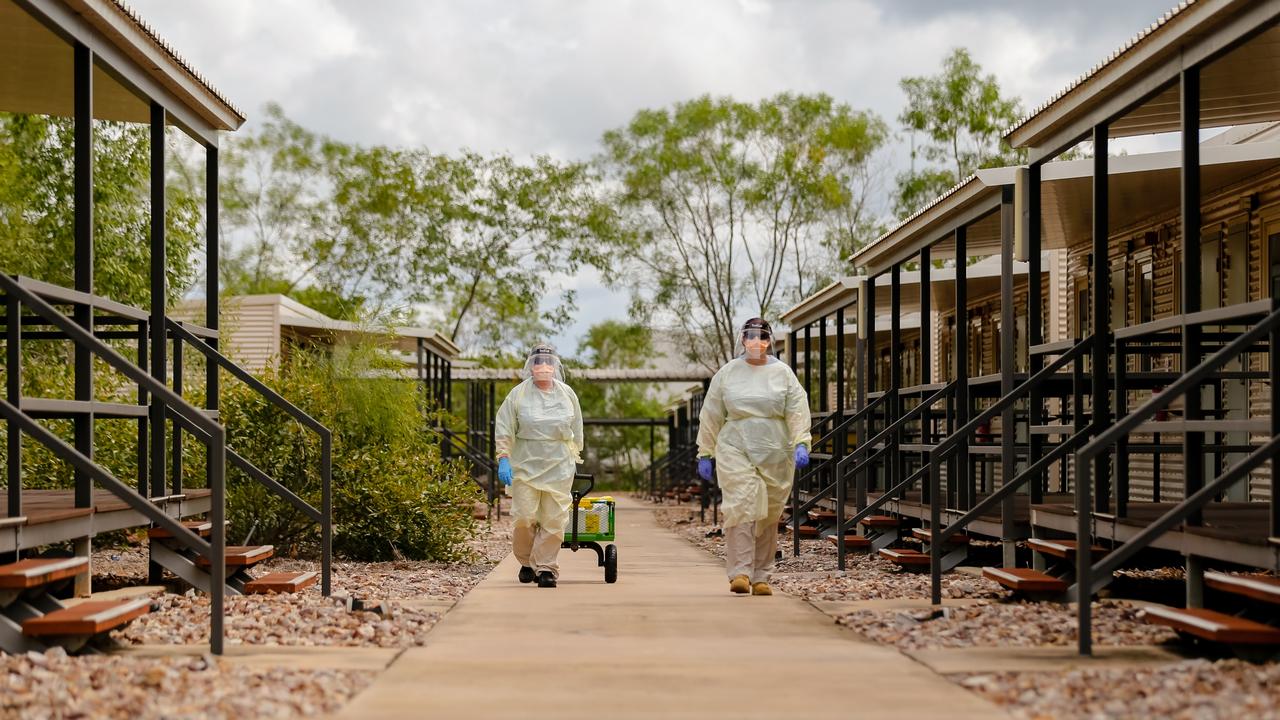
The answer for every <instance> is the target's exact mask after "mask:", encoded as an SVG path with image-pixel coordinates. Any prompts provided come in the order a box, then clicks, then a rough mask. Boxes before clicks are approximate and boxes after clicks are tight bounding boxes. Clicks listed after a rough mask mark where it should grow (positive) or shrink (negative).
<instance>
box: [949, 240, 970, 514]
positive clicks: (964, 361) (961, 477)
mask: <svg viewBox="0 0 1280 720" xmlns="http://www.w3.org/2000/svg"><path fill="white" fill-rule="evenodd" d="M968 232H969V229H968V228H967V227H965V226H964V225H961V226H960V227H958V228H956V231H955V246H956V290H955V295H956V336H955V340H954V342H953V343H952V347H954V348H955V357H954V358H952V361H953V363H954V364H955V379H956V401H955V408H956V409H955V426H956V427H957V428H961V427H964V426H965V425H966V424H968V422H969V280H968V277H969V275H968V268H969V250H968V237H969V235H968ZM954 466H955V473H948V474H947V494H948V495H949V496H951V497H955V498H956V500H957V502H958V506H959V507H960V508H961V509H964V510H968V509H969V508H970V507H971V506H972V504H973V494H974V490H973V487H972V482H971V479H970V477H969V476H970V473H969V438H962V439H961V441H960V446H959V447H958V448H957V449H956V454H955V461H954ZM953 478H954V481H955V487H952V480H953Z"/></svg>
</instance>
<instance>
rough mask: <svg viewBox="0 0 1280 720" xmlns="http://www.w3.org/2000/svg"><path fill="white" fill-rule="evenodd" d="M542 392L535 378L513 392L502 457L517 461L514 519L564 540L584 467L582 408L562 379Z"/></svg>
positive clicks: (507, 403)
mask: <svg viewBox="0 0 1280 720" xmlns="http://www.w3.org/2000/svg"><path fill="white" fill-rule="evenodd" d="M553 382H554V385H553V386H552V388H551V389H550V390H539V389H538V387H537V386H536V385H534V383H533V379H532V378H530V379H527V380H525V381H524V382H522V383H520V384H519V385H517V386H515V387H514V388H512V390H511V392H510V393H508V394H507V397H506V399H505V400H503V401H502V406H501V407H500V408H498V417H497V423H496V427H495V429H494V442H495V445H496V450H497V453H498V455H499V456H501V455H504V454H506V455H509V456H510V458H511V471H512V475H513V478H512V481H511V487H510V488H508V490H507V492H508V494H509V495H510V496H511V517H512V519H513V520H514V521H515V522H516V524H517V525H524V526H534V525H536V526H538V527H540V528H542V529H543V530H545V531H546V532H548V533H551V534H555V535H560V534H563V533H564V530H565V528H566V527H567V526H568V524H569V514H570V507H569V506H570V503H571V502H572V495H571V494H570V490H571V489H572V487H573V474H574V471H575V470H576V469H577V468H576V466H577V464H578V463H580V462H582V448H583V433H582V408H581V406H580V405H579V404H578V395H577V393H575V392H574V391H573V388H571V387H569V386H568V385H566V384H565V383H563V382H560V381H559V380H555V381H553Z"/></svg>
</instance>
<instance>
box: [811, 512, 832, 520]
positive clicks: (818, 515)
mask: <svg viewBox="0 0 1280 720" xmlns="http://www.w3.org/2000/svg"><path fill="white" fill-rule="evenodd" d="M809 519H810V520H817V521H830V520H835V519H836V513H835V511H834V510H810V511H809Z"/></svg>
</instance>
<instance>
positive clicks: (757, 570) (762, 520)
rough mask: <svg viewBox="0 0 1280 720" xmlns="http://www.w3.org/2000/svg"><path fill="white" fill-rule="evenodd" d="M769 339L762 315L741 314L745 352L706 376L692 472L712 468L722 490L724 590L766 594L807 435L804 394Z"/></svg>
mask: <svg viewBox="0 0 1280 720" xmlns="http://www.w3.org/2000/svg"><path fill="white" fill-rule="evenodd" d="M771 344H772V332H771V330H770V328H769V323H767V322H765V321H764V320H762V319H760V318H752V319H750V320H748V321H747V322H746V324H745V325H744V326H743V328H742V346H743V349H744V351H745V352H744V353H743V355H742V356H740V357H737V358H735V359H733V360H730V361H729V363H728V364H726V365H725V366H724V367H722V368H720V370H718V371H717V372H716V374H715V376H713V377H712V378H711V385H710V386H709V387H708V388H707V392H706V396H705V397H704V399H703V402H702V412H701V414H700V415H699V416H698V419H699V422H700V423H701V427H700V428H699V430H698V474H699V475H700V476H702V478H703V479H704V480H710V479H711V476H712V473H713V471H714V473H715V477H716V479H717V482H718V483H719V485H720V493H721V496H722V497H723V502H722V506H721V507H722V510H723V512H724V540H725V565H726V570H727V571H728V575H729V590H730V591H732V592H735V593H747V592H750V593H751V594H753V595H772V594H773V591H772V589H770V587H769V574H770V572H771V571H772V570H773V563H774V554H775V552H776V550H777V541H778V520H780V519H781V517H782V508H783V506H784V505H785V504H786V502H787V498H788V497H789V496H790V495H791V483H792V481H793V479H794V477H795V470H796V468H797V467H800V468H803V467H805V466H807V465H808V464H809V443H810V441H811V438H810V435H809V427H810V424H809V423H810V418H809V396H808V394H807V393H806V392H805V390H804V388H803V387H801V385H800V381H799V380H797V379H796V375H795V373H794V372H792V370H791V368H790V367H787V365H786V364H785V363H783V362H781V361H779V360H778V359H777V358H776V357H773V356H771V355H770V354H769V349H770V347H771ZM713 460H714V465H713V464H712V463H713Z"/></svg>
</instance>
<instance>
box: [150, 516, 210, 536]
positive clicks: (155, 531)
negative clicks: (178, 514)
mask: <svg viewBox="0 0 1280 720" xmlns="http://www.w3.org/2000/svg"><path fill="white" fill-rule="evenodd" d="M225 524H227V525H230V524H231V521H230V520H228V521H227V522H226V523H225ZM182 526H183V527H185V528H186V529H188V530H190V531H191V532H193V533H195V534H196V535H198V536H200V537H202V538H207V537H209V536H210V535H212V534H213V522H212V521H209V520H183V521H182ZM147 537H149V538H151V539H152V540H163V539H168V538H172V537H173V533H171V532H169V531H168V530H167V529H165V528H162V527H153V528H151V529H149V530H147Z"/></svg>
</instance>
